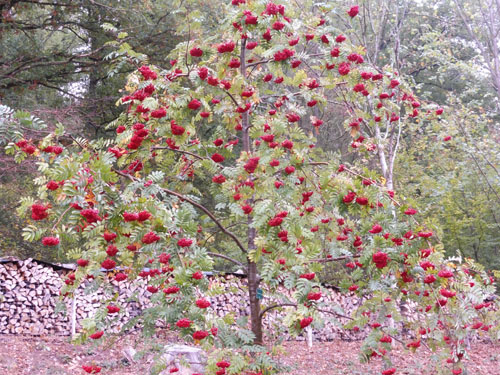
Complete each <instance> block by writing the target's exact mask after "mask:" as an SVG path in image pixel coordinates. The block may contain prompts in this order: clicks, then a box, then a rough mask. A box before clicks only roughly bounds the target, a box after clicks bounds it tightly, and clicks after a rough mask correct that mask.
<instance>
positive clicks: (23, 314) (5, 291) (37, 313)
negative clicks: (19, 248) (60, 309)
mask: <svg viewBox="0 0 500 375" xmlns="http://www.w3.org/2000/svg"><path fill="white" fill-rule="evenodd" d="M61 285H62V280H61V277H60V275H59V274H58V273H57V272H56V271H55V270H54V269H52V268H51V267H45V266H44V265H42V264H39V263H37V262H34V261H33V260H32V259H27V260H24V261H17V262H16V261H12V262H8V263H3V264H0V333H4V334H5V333H10V334H33V335H45V334H49V333H50V334H59V333H63V334H64V333H66V334H67V333H68V332H69V331H68V328H69V326H68V320H67V319H65V317H64V314H62V313H61V314H55V306H56V303H57V300H58V296H59V290H60V289H61Z"/></svg>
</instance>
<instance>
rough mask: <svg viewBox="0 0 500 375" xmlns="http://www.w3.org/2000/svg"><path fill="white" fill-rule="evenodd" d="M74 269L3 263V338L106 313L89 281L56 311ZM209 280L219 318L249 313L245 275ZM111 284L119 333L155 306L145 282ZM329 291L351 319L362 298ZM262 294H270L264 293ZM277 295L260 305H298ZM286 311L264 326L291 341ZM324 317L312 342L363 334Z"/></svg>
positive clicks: (60, 329)
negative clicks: (215, 289)
mask: <svg viewBox="0 0 500 375" xmlns="http://www.w3.org/2000/svg"><path fill="white" fill-rule="evenodd" d="M73 269H74V267H73V266H67V267H64V266H60V265H54V264H50V263H46V262H41V261H37V260H32V259H27V260H24V261H22V260H17V259H15V258H9V259H7V260H6V259H3V260H2V259H0V334H31V335H47V334H51V335H54V334H55V335H70V334H71V331H72V321H73V317H74V324H75V329H76V332H78V331H79V330H80V329H81V325H80V323H81V322H82V321H83V319H85V318H88V317H91V316H93V315H94V314H96V312H97V310H98V309H105V306H106V298H107V297H106V295H109V293H104V291H103V290H102V289H96V290H94V289H95V288H91V287H90V285H88V284H89V283H91V281H89V282H87V285H82V286H80V288H78V290H77V291H76V292H75V294H74V298H73V297H68V298H65V300H64V302H65V305H66V311H64V312H61V313H56V304H57V303H58V301H59V291H60V288H61V286H62V284H63V280H64V279H65V278H67V274H68V273H70V272H72V271H73ZM209 282H210V283H211V284H212V285H214V286H215V285H218V286H221V287H222V289H223V290H225V292H224V293H222V294H218V295H216V296H213V297H210V298H209V299H210V302H211V304H212V309H213V310H212V311H213V313H214V314H215V315H217V316H219V317H223V316H225V315H227V314H230V313H234V315H235V318H236V319H237V318H239V317H241V316H248V315H249V314H250V308H249V306H248V303H247V294H248V291H247V285H246V284H247V283H246V279H245V278H244V277H242V276H235V275H233V274H228V275H224V276H218V277H212V276H210V277H209ZM109 286H111V287H112V288H113V289H114V290H113V292H114V293H118V295H119V297H118V300H117V301H115V302H114V304H116V305H118V306H120V307H121V308H122V310H121V314H120V318H119V319H116V320H113V321H112V323H113V325H112V330H114V331H118V330H119V329H120V328H121V326H122V325H123V324H125V323H127V322H128V321H129V320H130V319H131V318H133V317H135V316H137V315H138V314H140V312H141V310H143V309H146V308H148V307H151V303H150V297H151V293H149V292H148V291H147V290H146V287H147V280H146V279H138V280H134V281H133V282H128V281H122V282H119V283H117V282H116V281H112V282H111V283H110V285H108V287H109ZM327 289H328V290H329V292H328V293H324V294H323V297H322V300H321V301H320V302H325V303H326V307H325V310H328V311H337V312H339V311H343V313H344V314H345V315H347V316H349V315H350V314H351V313H352V312H353V311H354V310H355V309H357V308H358V307H359V305H360V304H361V300H360V299H359V298H357V297H356V296H354V295H346V294H342V293H339V292H338V291H336V290H335V289H333V288H327ZM263 294H264V296H266V295H267V293H265V292H264V293H263ZM277 295H278V296H281V297H280V300H278V299H277V298H276V299H272V298H268V297H265V298H264V299H263V300H262V301H261V302H262V305H263V306H264V307H266V306H270V305H273V304H276V303H279V302H282V301H283V299H282V297H283V296H286V298H287V299H288V300H290V301H291V302H294V301H293V297H292V295H291V293H290V291H288V290H286V289H285V288H280V289H279V290H278V293H277ZM73 306H75V313H74V314H73V311H72V309H73ZM286 308H287V307H285V308H284V309H286ZM288 308H292V307H288ZM410 310H411V308H410ZM284 313H285V312H284V311H283V310H282V309H272V310H270V311H269V312H268V313H266V314H265V316H264V325H265V326H266V327H267V328H269V329H270V330H271V331H276V333H277V334H278V335H280V336H282V337H283V335H284V336H285V337H286V338H288V336H287V334H286V332H279V333H278V331H280V330H282V327H283V324H282V323H281V322H282V319H283V317H284ZM325 317H327V318H333V319H331V320H336V322H333V321H328V320H327V321H326V322H325V325H324V327H322V328H321V329H320V330H317V331H316V330H314V331H313V334H314V339H315V340H317V341H329V340H334V339H347V340H357V339H361V338H363V337H364V336H365V333H364V332H358V333H355V332H353V331H348V330H344V329H343V328H342V325H343V324H345V323H347V322H348V320H347V319H346V318H342V317H340V316H335V315H334V314H332V315H330V314H329V315H326V316H325ZM271 339H272V338H271ZM299 339H301V338H299ZM302 339H303V338H302Z"/></svg>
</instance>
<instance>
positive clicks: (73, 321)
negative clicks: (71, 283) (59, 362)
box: [71, 293, 76, 338]
mask: <svg viewBox="0 0 500 375" xmlns="http://www.w3.org/2000/svg"><path fill="white" fill-rule="evenodd" d="M75 335H76V293H73V301H72V303H71V338H74V337H75Z"/></svg>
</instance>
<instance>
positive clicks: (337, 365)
mask: <svg viewBox="0 0 500 375" xmlns="http://www.w3.org/2000/svg"><path fill="white" fill-rule="evenodd" d="M163 341H164V342H170V341H172V338H165V339H163ZM134 345H138V347H139V348H140V347H142V346H143V345H144V341H143V340H141V339H140V338H139V337H138V336H135V335H128V336H125V337H123V338H121V339H120V340H119V341H117V342H114V343H110V344H108V346H107V347H105V348H100V349H98V348H96V347H95V346H91V345H83V346H73V345H71V344H70V343H69V342H68V338H66V337H58V336H47V337H32V336H13V335H0V374H2V375H3V374H8V375H69V374H71V375H73V374H74V375H80V374H84V372H83V371H82V370H81V365H82V364H85V363H90V362H92V361H95V363H98V364H100V365H102V366H103V371H102V372H101V373H102V374H103V375H139V374H140V375H147V374H148V373H149V368H150V365H151V361H152V357H151V356H145V357H143V358H142V359H141V360H138V361H136V362H135V363H130V362H129V361H128V360H127V359H126V358H125V356H124V354H123V349H124V348H127V347H130V346H134ZM359 346H360V342H345V341H333V342H323V343H321V342H315V343H314V344H313V347H312V348H311V349H309V348H308V347H307V345H306V344H305V343H304V342H287V343H286V344H285V350H286V352H287V354H284V355H283V356H282V359H283V361H284V362H286V363H287V364H289V365H292V366H293V365H295V369H294V370H292V371H290V372H287V375H343V374H346V375H347V374H349V375H380V372H381V369H382V362H381V360H380V359H378V360H375V361H373V362H372V363H371V364H370V365H364V364H360V363H359V361H358V350H359ZM430 355H432V354H430V352H428V351H427V349H425V348H424V347H420V348H419V349H418V351H417V352H416V353H415V354H412V353H409V352H408V351H406V350H403V349H402V348H396V349H395V352H394V357H393V360H394V366H395V367H396V368H397V369H398V371H397V372H396V375H403V374H405V375H416V374H419V375H423V374H433V372H429V371H427V370H426V368H427V364H428V363H429V362H428V358H429V357H430ZM466 364H467V367H468V368H467V372H464V373H463V375H500V343H496V344H491V343H489V344H488V343H477V344H474V345H473V346H472V348H471V352H470V358H469V359H468V360H467V361H466ZM436 374H437V373H436ZM443 374H451V371H450V370H445V371H444V372H443Z"/></svg>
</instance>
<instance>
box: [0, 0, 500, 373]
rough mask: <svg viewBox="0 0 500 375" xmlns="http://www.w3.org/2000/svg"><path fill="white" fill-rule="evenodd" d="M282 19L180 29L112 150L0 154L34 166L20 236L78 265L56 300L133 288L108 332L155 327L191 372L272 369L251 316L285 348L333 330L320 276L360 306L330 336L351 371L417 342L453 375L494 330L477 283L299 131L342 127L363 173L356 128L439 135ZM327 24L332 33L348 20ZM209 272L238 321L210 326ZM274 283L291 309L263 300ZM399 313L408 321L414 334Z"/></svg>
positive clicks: (85, 146) (396, 90)
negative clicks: (119, 320)
mask: <svg viewBox="0 0 500 375" xmlns="http://www.w3.org/2000/svg"><path fill="white" fill-rule="evenodd" d="M284 4H285V2H283V3H272V2H268V1H261V0H256V1H247V2H245V1H244V0H232V1H231V2H230V3H229V4H228V5H227V9H224V10H223V11H222V12H223V13H224V14H226V18H225V21H224V22H223V23H222V24H221V25H220V29H219V30H217V33H216V34H215V33H214V34H213V35H206V34H204V35H201V34H197V32H196V30H191V34H190V35H191V39H190V40H188V41H185V42H183V43H181V44H179V45H178V46H177V48H175V49H174V50H173V52H172V54H171V58H172V60H171V61H170V66H169V67H158V66H149V65H147V64H145V65H142V66H140V67H138V69H137V71H136V72H134V73H132V74H131V75H130V77H129V79H128V82H127V85H126V90H127V95H125V96H123V97H122V98H121V99H120V101H119V103H118V104H119V105H122V106H124V108H125V110H124V112H123V114H122V115H121V116H120V117H119V118H118V119H117V120H116V121H114V122H113V123H111V124H110V125H109V127H110V128H116V132H117V135H116V138H115V139H113V140H104V139H100V140H97V141H87V140H85V139H83V138H75V139H74V144H73V145H71V146H67V147H62V146H60V145H59V143H58V137H62V136H63V135H64V128H63V127H59V128H58V129H57V130H56V131H55V132H54V133H53V134H51V135H49V136H48V137H47V138H45V139H44V140H43V142H41V143H40V144H36V145H35V144H32V143H31V142H30V140H27V139H20V140H18V141H17V142H16V143H15V144H14V143H12V144H10V145H9V146H8V151H9V152H15V153H16V154H17V157H18V159H22V158H23V157H25V156H27V155H28V154H29V155H30V157H33V158H36V159H37V160H38V162H37V163H38V168H39V171H40V176H39V177H38V178H37V179H36V181H35V182H36V183H37V184H38V185H39V186H40V187H39V190H38V196H37V197H36V198H34V197H31V198H24V199H23V200H22V204H21V206H20V208H19V212H20V213H23V212H27V213H28V214H29V215H31V218H32V219H33V220H34V221H36V223H35V224H36V225H32V226H29V227H27V228H26V229H25V231H24V232H23V236H24V237H25V238H27V239H29V240H36V241H38V240H41V241H42V243H43V244H44V245H45V246H63V247H64V248H65V249H67V251H68V252H69V253H70V254H71V255H72V256H73V257H75V259H78V265H79V267H78V269H77V271H76V272H75V274H74V275H73V276H72V278H71V280H70V281H69V282H68V283H67V284H68V285H67V286H65V287H64V289H63V291H62V293H63V295H64V294H66V293H71V292H72V291H73V290H74V288H75V287H77V286H78V285H79V284H81V283H82V282H90V283H92V284H93V286H94V287H96V286H99V285H105V284H107V283H108V278H107V277H106V272H104V270H115V273H116V274H115V276H114V278H115V280H117V281H120V282H121V281H124V280H132V279H135V278H138V277H142V278H146V279H147V280H148V284H149V285H148V287H147V290H148V292H149V293H150V294H151V302H152V304H153V307H152V308H150V309H147V310H145V311H143V314H142V316H141V317H140V318H138V319H135V320H134V321H133V322H131V324H129V325H128V326H126V327H125V328H127V327H129V326H130V325H133V324H136V323H142V324H143V327H144V330H145V331H146V332H147V333H149V334H152V333H154V330H155V325H156V323H158V322H162V323H168V324H171V326H172V327H173V329H175V330H178V331H179V333H180V334H181V335H182V336H183V337H185V338H186V339H188V340H193V341H194V342H195V343H197V344H201V345H203V346H204V347H205V348H206V349H207V350H209V351H210V353H211V356H212V357H211V358H212V359H211V360H210V362H209V366H208V373H217V374H224V373H231V374H239V373H244V374H257V373H261V374H271V373H275V372H276V371H278V370H279V364H278V363H276V361H274V359H273V358H272V354H271V355H269V354H266V352H268V349H267V348H265V346H264V345H265V337H266V335H265V334H264V332H263V320H264V319H265V318H266V313H267V312H269V311H271V310H273V309H284V310H285V312H286V317H285V318H284V319H283V323H284V325H285V326H286V328H287V330H288V332H289V333H290V334H292V335H297V334H300V332H301V331H302V330H303V329H304V328H305V327H307V326H309V325H311V324H312V325H313V326H316V327H320V326H321V321H322V319H323V315H324V314H327V315H330V314H333V315H335V314H341V313H339V311H338V309H336V307H335V306H328V305H326V304H325V303H324V302H322V293H325V291H324V289H323V287H322V285H321V283H320V280H319V277H318V274H319V273H320V272H321V270H322V269H323V267H324V265H325V264H327V263H329V262H341V263H342V264H344V265H345V267H346V268H347V269H348V270H349V272H348V273H347V275H348V276H347V277H346V278H345V279H344V280H343V281H342V283H341V285H340V287H341V288H342V290H343V291H344V292H346V293H348V292H350V293H354V294H355V295H357V296H359V297H363V304H362V306H361V307H360V308H359V309H358V310H357V311H356V312H355V313H354V314H353V316H351V317H350V319H352V320H351V323H350V324H349V325H348V326H347V328H351V329H354V330H359V329H363V328H367V327H369V329H370V333H369V334H368V337H367V338H366V340H365V342H364V345H363V347H362V353H361V358H362V359H364V360H369V359H370V358H372V357H376V356H378V355H380V356H382V357H383V358H384V360H385V361H386V368H385V370H384V371H383V372H382V374H394V373H396V372H397V370H396V369H394V368H393V366H392V364H391V362H390V349H391V343H392V341H393V340H400V341H401V340H405V341H404V342H403V343H404V344H405V345H406V346H408V348H411V349H412V350H418V347H419V346H420V345H421V344H424V343H425V344H426V345H429V346H431V347H433V348H435V349H441V350H440V351H439V352H440V356H438V358H439V366H438V367H439V368H440V370H439V371H442V372H443V373H451V372H452V371H453V373H454V374H459V373H460V372H461V369H462V364H461V359H462V357H463V355H464V352H465V346H464V339H465V337H466V335H467V334H468V333H469V332H470V331H474V332H477V331H478V330H481V332H482V333H485V332H488V331H489V333H491V334H493V332H497V331H498V328H497V326H496V325H494V319H495V315H494V312H493V311H492V308H493V306H492V304H491V303H490V302H485V298H486V297H487V296H488V295H489V294H492V293H493V291H494V286H493V282H494V281H493V279H490V278H489V277H488V276H487V275H486V273H485V272H484V271H483V269H482V268H481V267H480V266H479V265H477V264H475V263H474V262H472V261H470V260H463V259H462V258H460V257H455V258H449V259H446V258H445V257H444V255H443V251H442V250H443V249H442V247H441V246H440V244H439V242H438V241H437V240H435V239H434V236H433V233H432V231H430V230H429V229H427V228H426V226H425V224H424V223H421V222H420V220H421V218H419V217H418V216H419V215H418V211H417V210H415V209H414V208H413V207H410V206H408V205H406V204H405V203H404V200H403V198H402V195H401V196H400V195H399V194H394V192H393V191H392V190H390V189H388V188H387V187H386V186H385V184H384V179H383V178H380V177H379V174H378V173H377V172H376V171H370V170H369V169H368V168H367V167H366V165H363V164H357V165H354V166H345V165H343V164H340V163H339V160H338V158H337V157H336V156H335V155H331V154H325V153H324V152H322V150H320V149H319V148H316V147H315V144H316V139H315V137H314V131H313V132H310V131H306V130H304V129H306V128H307V127H308V126H309V125H312V127H313V129H317V128H319V127H320V126H322V125H323V123H324V121H325V120H326V119H325V118H321V116H320V113H321V109H324V108H326V107H327V105H328V104H329V103H330V104H332V103H333V104H334V105H335V109H336V110H338V111H343V112H344V113H346V114H348V116H349V120H348V121H347V122H346V123H345V124H344V125H345V127H346V128H347V129H350V132H351V135H352V137H353V141H352V144H351V147H352V148H354V149H356V150H358V151H359V152H360V155H361V156H362V157H361V158H360V160H362V161H363V160H365V161H368V160H370V159H371V158H373V157H374V156H375V157H377V156H376V155H377V154H380V150H378V147H384V145H383V144H382V143H380V142H377V140H375V139H370V138H369V137H368V136H367V134H368V133H372V132H371V131H370V132H367V131H366V130H367V129H373V128H376V129H378V131H379V132H380V133H383V132H386V131H387V129H393V128H394V127H393V125H394V123H396V122H397V123H398V126H399V129H400V131H401V129H404V126H405V124H410V123H412V124H415V123H417V122H419V123H424V122H425V123H429V124H431V125H433V126H439V125H438V119H439V118H440V117H441V116H444V115H445V114H443V110H442V109H441V108H439V107H438V106H436V105H435V104H433V103H421V102H419V100H418V98H417V97H416V96H415V95H414V94H413V93H412V91H411V88H410V87H409V85H408V84H406V83H405V81H404V79H403V78H402V77H400V76H399V75H398V73H397V72H395V71H392V70H391V69H390V68H385V69H382V68H380V67H377V66H373V65H369V64H366V63H365V62H364V59H363V54H364V49H363V47H360V46H354V45H352V44H351V43H350V42H349V41H348V40H347V39H346V38H345V37H344V36H343V34H342V32H341V30H338V29H335V28H334V27H332V26H330V25H329V22H328V16H329V15H328V12H329V11H331V10H328V9H327V8H322V6H321V5H318V6H317V7H316V8H313V9H315V10H316V12H317V14H304V13H301V11H302V10H303V9H299V8H297V7H296V6H295V5H292V4H289V3H286V5H284ZM337 11H338V12H342V13H343V14H344V15H345V17H346V20H348V21H349V20H351V19H354V18H355V17H356V16H357V12H358V8H357V7H356V6H354V7H352V8H350V9H343V10H337ZM377 137H378V136H377ZM377 145H378V146H377ZM388 147H397V145H395V144H393V145H392V146H391V145H389V146H388ZM416 218H418V220H417V219H416ZM214 238H217V241H214ZM215 259H217V260H221V259H222V260H224V261H228V262H232V263H233V264H235V265H236V266H238V267H241V268H244V270H245V273H246V277H247V280H248V298H247V300H246V301H245V303H247V304H248V305H249V307H250V316H249V317H248V321H247V320H246V319H239V320H237V321H234V319H233V317H232V316H227V317H224V318H217V317H214V316H213V315H212V314H211V309H210V301H209V296H210V295H211V294H213V293H217V290H213V289H210V288H209V285H208V282H207V280H206V278H205V276H204V274H203V271H212V270H213V265H214V260H215ZM145 267H147V268H150V269H151V270H149V271H147V272H146V271H144V268H145ZM103 269H104V270H103ZM89 278H90V279H91V281H88V280H89ZM280 285H282V286H284V287H285V288H287V289H289V290H291V291H293V300H287V299H286V297H285V296H282V295H281V294H278V293H277V288H278V286H280ZM261 292H263V298H262V299H261V297H260V296H259V294H260V293H261ZM113 301H114V297H113V295H110V297H109V301H105V302H104V303H103V306H102V308H101V309H100V312H99V313H98V314H97V315H96V319H95V320H93V321H91V322H87V323H86V326H85V327H84V330H83V331H82V332H81V333H80V336H79V340H80V341H83V340H85V339H87V338H91V339H95V340H102V339H105V338H106V337H108V336H111V335H112V334H111V333H110V332H107V331H106V323H105V322H106V319H105V317H106V316H109V314H120V313H122V310H120V306H116V305H115V304H114V303H113ZM400 303H409V304H411V305H412V306H414V309H415V313H416V314H417V316H418V319H417V320H416V321H415V320H412V319H411V317H409V316H407V315H405V314H402V313H401V312H400V310H399V304H400ZM394 321H395V322H401V323H402V324H403V325H404V327H405V328H407V329H409V330H410V332H411V333H410V336H408V337H409V338H408V337H402V336H401V335H399V334H398V328H397V327H398V326H396V325H395V324H394V323H393V322H394ZM268 337H269V336H268ZM236 349H237V350H236ZM271 353H272V352H271ZM222 360H224V361H227V363H224V366H221V365H220V364H221V362H220V361H222ZM443 362H444V363H445V364H444V365H443ZM446 362H447V363H446ZM217 363H218V364H217ZM226 364H229V365H228V367H227V366H225V365H226ZM90 370H91V371H92V368H91V369H90ZM85 371H87V370H85ZM87 372H88V371H87Z"/></svg>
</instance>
